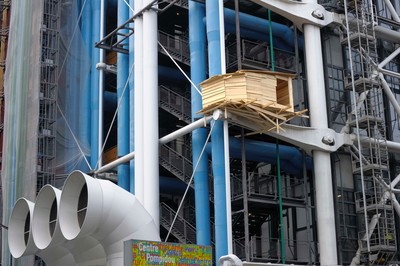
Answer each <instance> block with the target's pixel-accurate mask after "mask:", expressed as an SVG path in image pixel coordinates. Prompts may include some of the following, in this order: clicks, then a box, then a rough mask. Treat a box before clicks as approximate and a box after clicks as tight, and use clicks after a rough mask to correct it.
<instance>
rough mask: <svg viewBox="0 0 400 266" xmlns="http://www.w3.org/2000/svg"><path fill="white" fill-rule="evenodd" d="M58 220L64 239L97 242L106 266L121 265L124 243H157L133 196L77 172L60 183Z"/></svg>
mask: <svg viewBox="0 0 400 266" xmlns="http://www.w3.org/2000/svg"><path fill="white" fill-rule="evenodd" d="M59 217H60V228H61V232H62V234H63V235H64V237H65V238H66V239H67V240H73V239H75V240H79V239H85V238H87V237H92V238H94V239H96V240H97V241H99V243H100V244H101V245H102V246H103V248H104V250H105V252H106V255H107V265H123V242H124V241H125V240H129V239H140V240H149V241H160V237H159V235H158V228H156V226H155V223H154V221H153V220H152V217H151V216H150V215H149V213H148V212H147V211H146V210H145V209H144V207H143V206H142V205H141V203H140V202H139V201H138V200H137V199H136V198H135V196H134V195H133V194H130V193H129V192H127V191H125V190H124V189H122V188H120V187H118V186H116V185H115V184H113V183H111V182H110V181H106V180H100V179H94V178H92V177H90V176H88V175H85V174H84V173H82V172H79V171H75V172H73V173H72V174H70V175H69V177H68V178H67V180H66V182H65V184H64V189H63V191H62V194H61V203H60V214H59Z"/></svg>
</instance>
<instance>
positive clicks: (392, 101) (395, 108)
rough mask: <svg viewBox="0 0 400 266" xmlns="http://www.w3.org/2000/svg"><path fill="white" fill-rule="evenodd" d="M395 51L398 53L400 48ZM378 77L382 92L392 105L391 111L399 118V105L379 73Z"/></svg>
mask: <svg viewBox="0 0 400 266" xmlns="http://www.w3.org/2000/svg"><path fill="white" fill-rule="evenodd" d="M397 50H399V51H400V48H399V49H397ZM378 75H379V79H380V80H381V82H382V87H383V91H384V92H385V94H386V96H387V97H388V99H389V101H390V103H391V104H392V106H393V109H394V110H395V111H396V113H397V117H400V105H399V103H398V101H397V99H396V97H395V96H394V95H393V93H392V90H391V89H390V87H389V85H388V84H387V82H386V80H385V77H384V76H383V74H382V73H379V74H378Z"/></svg>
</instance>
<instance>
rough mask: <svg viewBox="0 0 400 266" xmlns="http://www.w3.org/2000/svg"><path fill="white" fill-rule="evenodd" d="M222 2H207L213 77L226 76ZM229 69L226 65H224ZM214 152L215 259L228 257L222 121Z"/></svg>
mask: <svg viewBox="0 0 400 266" xmlns="http://www.w3.org/2000/svg"><path fill="white" fill-rule="evenodd" d="M219 10H220V9H219V1H206V22H207V40H208V66H209V75H210V76H211V77H212V76H215V75H219V74H221V73H222V65H221V53H222V51H221V42H220V19H223V18H220V16H219ZM223 67H224V68H225V66H223ZM211 123H212V127H213V130H212V132H211V140H212V142H211V153H212V172H213V176H214V213H215V260H216V264H218V260H219V258H220V257H221V256H224V255H227V254H228V234H227V210H226V186H225V158H224V157H225V156H224V138H223V136H224V134H223V132H224V128H223V121H222V120H221V119H219V120H216V121H212V122H211Z"/></svg>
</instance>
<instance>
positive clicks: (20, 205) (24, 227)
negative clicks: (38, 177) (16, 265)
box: [8, 198, 38, 258]
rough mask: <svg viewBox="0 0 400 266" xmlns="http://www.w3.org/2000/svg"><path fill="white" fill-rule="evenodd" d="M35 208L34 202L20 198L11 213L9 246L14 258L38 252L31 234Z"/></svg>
mask: <svg viewBox="0 0 400 266" xmlns="http://www.w3.org/2000/svg"><path fill="white" fill-rule="evenodd" d="M33 207H34V203H33V202H31V201H29V200H27V199H25V198H20V199H18V200H17V202H16V203H15V205H14V208H13V210H12V212H11V216H10V222H9V223H8V224H9V226H8V245H9V246H10V252H11V255H13V257H14V258H20V257H22V256H25V255H32V254H35V253H37V251H38V248H37V247H36V245H35V243H34V242H33V237H32V234H31V219H32V213H33Z"/></svg>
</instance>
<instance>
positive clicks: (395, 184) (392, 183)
mask: <svg viewBox="0 0 400 266" xmlns="http://www.w3.org/2000/svg"><path fill="white" fill-rule="evenodd" d="M399 182H400V174H399V175H397V176H396V177H395V179H393V180H392V182H391V183H390V186H391V187H395V186H397V184H398V183H399Z"/></svg>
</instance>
